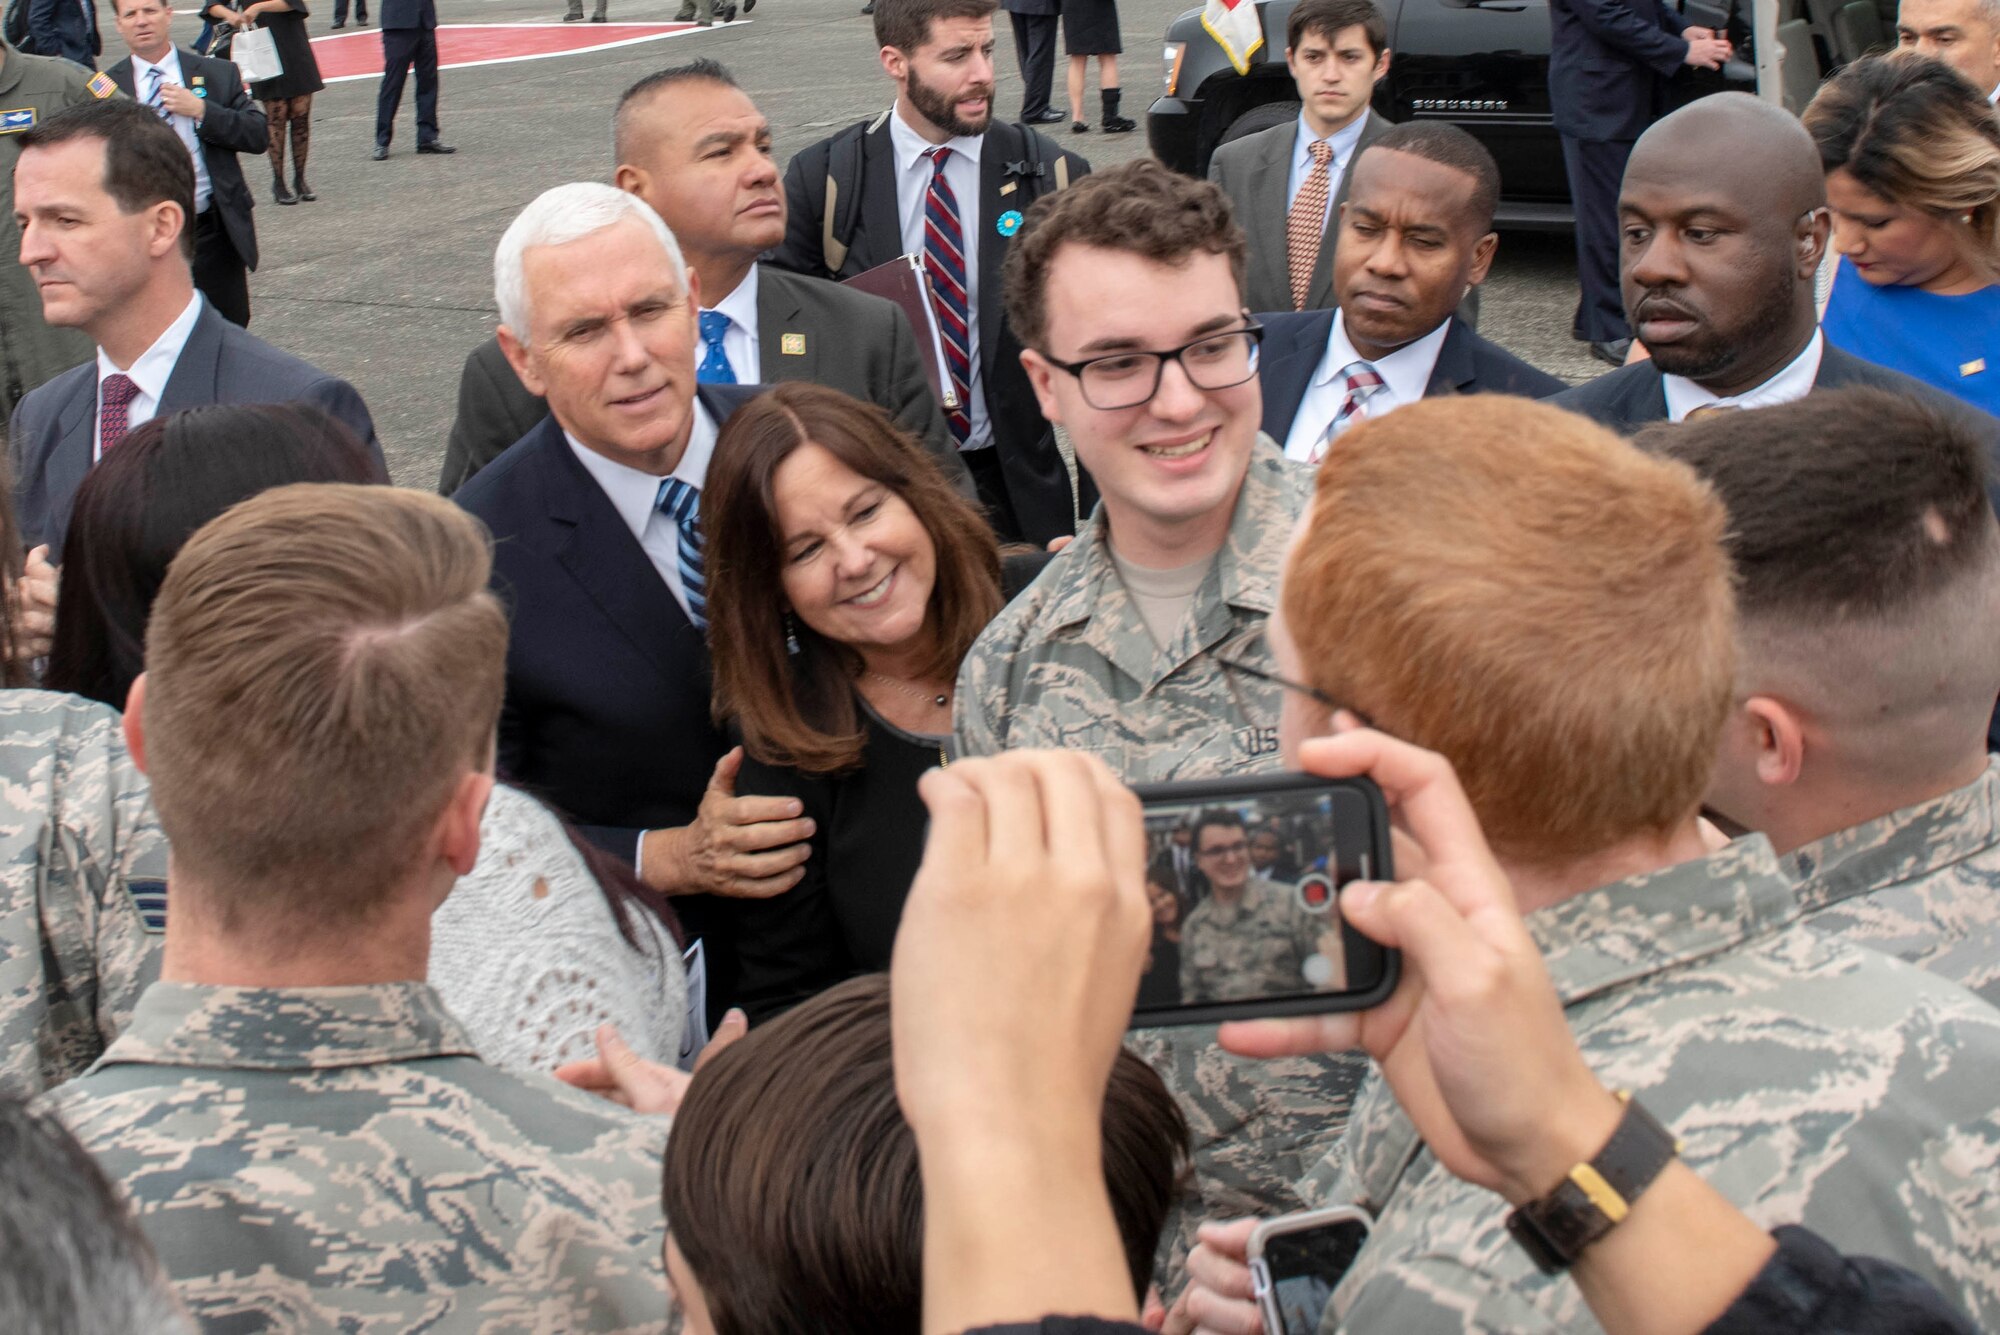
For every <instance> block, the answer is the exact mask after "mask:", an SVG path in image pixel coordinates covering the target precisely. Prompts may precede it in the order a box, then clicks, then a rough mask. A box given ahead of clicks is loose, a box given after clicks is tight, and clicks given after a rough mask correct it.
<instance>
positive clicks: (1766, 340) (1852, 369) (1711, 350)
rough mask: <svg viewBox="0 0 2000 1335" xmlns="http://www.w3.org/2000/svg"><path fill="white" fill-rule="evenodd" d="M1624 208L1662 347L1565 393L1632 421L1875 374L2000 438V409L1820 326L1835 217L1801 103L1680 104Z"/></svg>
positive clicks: (1628, 249) (1633, 287) (1724, 99)
mask: <svg viewBox="0 0 2000 1335" xmlns="http://www.w3.org/2000/svg"><path fill="white" fill-rule="evenodd" d="M1718 144H1727V145H1728V151H1727V152H1726V153H1720V152H1717V151H1716V146H1717V145H1718ZM1618 217H1619V222H1620V225H1621V226H1622V227H1623V228H1624V229H1625V230H1626V232H1627V234H1628V238H1629V239H1628V243H1627V244H1626V245H1625V247H1624V252H1623V265H1622V271H1621V274H1620V278H1621V281H1622V285H1623V289H1624V300H1625V309H1626V311H1627V313H1628V314H1629V316H1630V318H1631V321H1632V325H1633V327H1634V329H1635V330H1636V331H1637V333H1638V336H1639V339H1640V341H1641V342H1643V343H1644V344H1645V346H1646V349H1647V351H1648V352H1649V353H1651V359H1650V360H1648V361H1643V362H1637V363H1634V364H1633V365H1631V366H1627V367H1624V368H1622V369H1620V370H1616V371H1611V372H1608V373H1607V374H1605V375H1602V376H1599V377H1598V378H1597V379H1595V380H1593V381H1591V382H1589V383H1588V384H1585V385H1579V386H1577V387H1576V388H1575V389H1571V390H1568V391H1565V392H1564V393H1562V394H1560V395H1558V396H1556V398H1555V399H1554V400H1552V402H1554V403H1555V404H1556V405H1557V406H1558V407H1562V408H1568V409H1570V410H1571V411H1573V412H1578V413H1582V414H1583V415H1584V416H1586V417H1589V418H1592V419H1593V420H1595V421H1598V422H1602V423H1604V424H1605V425H1607V426H1610V427H1613V428H1616V429H1618V430H1620V431H1625V432H1631V431H1636V430H1637V429H1638V428H1639V427H1641V426H1644V425H1646V424H1647V423H1649V422H1658V421H1672V422H1679V421H1683V420H1685V419H1686V418H1687V417H1688V416H1689V415H1690V414H1691V413H1695V412H1699V411H1702V410H1704V409H1713V408H1718V407H1721V408H1757V407H1765V406H1768V405H1771V404H1776V403H1788V402H1790V401H1792V400H1794V399H1799V398H1803V397H1805V395H1806V394H1808V393H1810V392H1811V391H1812V390H1815V389H1822V388H1828V387H1832V386H1837V385H1876V386H1880V387H1882V388H1885V389H1895V390H1898V391H1901V392H1903V393H1907V394H1912V395H1914V396H1916V397H1918V398H1921V399H1924V400H1926V401H1927V402H1938V403H1941V404H1950V405H1952V406H1953V409H1954V411H1959V412H1965V413H1974V414H1976V416H1977V417H1978V418H1979V419H1980V420H1981V422H1982V423H1983V424H1984V425H1985V428H1986V429H1987V430H1988V434H1989V438H1992V439H1996V441H2000V422H1995V421H1994V420H1993V419H1992V418H1990V417H1987V416H1986V415H1985V414H1984V413H1977V410H1975V409H1972V408H1969V407H1967V406H1965V405H1964V404H1962V403H1961V402H1960V401H1959V400H1957V399H1953V398H1950V397H1949V396H1947V395H1944V394H1941V393H1939V392H1938V391H1936V390H1934V389H1931V388H1929V387H1928V386H1926V385H1923V384H1922V383H1921V382H1919V381H1917V380H1913V379H1911V378H1910V377H1909V376H1905V375H1902V374H1900V373H1898V372H1895V371H1891V370H1888V369H1886V368H1884V367H1880V366H1876V365H1874V364H1873V363H1870V362H1864V361H1862V360H1861V359H1860V358H1858V357H1854V356H1851V355H1850V354H1848V353H1845V352H1842V351H1841V350H1840V349H1839V348H1836V347H1834V346H1833V345H1832V344H1830V343H1828V342H1827V341H1826V340H1825V338H1824V337H1823V336H1822V335H1821V333H1820V331H1819V322H1818V316H1817V313H1816V311H1815V308H1814V304H1813V279H1814V276H1815V274H1816V273H1817V272H1818V270H1819V265H1820V259H1821V256H1822V255H1823V254H1824V253H1825V251H1826V244H1827V235H1828V232H1829V230H1830V228H1831V223H1830V221H1829V216H1828V214H1827V208H1826V184H1825V180H1824V178H1823V177H1822V175H1821V173H1820V165H1819V154H1818V152H1817V150H1816V149H1815V148H1814V147H1813V141H1812V138H1811V136H1809V135H1808V134H1807V133H1806V131H1805V127H1804V126H1802V125H1800V124H1799V122H1798V120H1797V119H1796V118H1795V117H1793V116H1792V115H1790V114H1789V113H1787V112H1785V111H1783V110H1781V109H1780V108H1778V107H1774V106H1772V105H1770V104H1769V103H1766V102H1760V101H1759V100H1757V99H1756V98H1754V97H1752V96H1750V95H1749V94H1747V93H1718V94H1716V95H1715V96H1713V97H1704V98H1702V99H1700V100H1699V101H1696V102H1693V103H1690V104H1689V105H1687V106H1685V107H1683V108H1681V109H1680V110H1679V111H1676V112H1675V113H1673V114H1672V115H1671V116H1668V117H1667V118H1666V119H1664V120H1662V121H1661V122H1660V123H1659V124H1657V125H1655V126H1654V127H1653V128H1652V129H1650V130H1648V131H1647V132H1646V133H1645V135H1644V136H1643V137H1642V138H1641V139H1640V140H1639V142H1638V145H1637V146H1636V147H1635V148H1634V149H1633V151H1632V161H1631V164H1630V165H1629V166H1628V167H1627V168H1626V170H1625V185H1624V190H1623V192H1622V193H1621V195H1620V196H1619V200H1618Z"/></svg>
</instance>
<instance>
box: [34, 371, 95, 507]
mask: <svg viewBox="0 0 2000 1335" xmlns="http://www.w3.org/2000/svg"><path fill="white" fill-rule="evenodd" d="M79 369H84V368H79ZM56 431H57V436H56V442H57V443H56V447H55V449H54V450H53V451H52V452H51V453H50V454H49V461H48V464H47V466H46V476H47V491H48V495H49V496H51V497H57V496H61V497H65V498H68V499H65V500H64V501H63V502H62V509H63V511H64V513H63V515H62V516H61V518H62V519H63V520H64V521H65V522H66V521H67V519H68V510H69V506H70V504H71V503H72V501H73V500H74V498H75V496H76V489H77V488H78V487H80V486H82V485H83V477H84V474H86V473H88V472H89V471H90V468H91V465H92V464H94V463H95V462H96V461H97V460H96V455H97V361H96V357H95V356H94V355H93V356H92V358H91V361H90V364H89V366H88V368H87V374H85V375H83V376H81V377H79V380H78V384H77V387H76V392H75V393H74V394H72V395H71V396H70V399H69V402H67V403H65V404H64V405H63V407H62V411H61V413H59V414H58V415H57V417H56Z"/></svg>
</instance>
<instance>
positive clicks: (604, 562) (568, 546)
mask: <svg viewBox="0 0 2000 1335" xmlns="http://www.w3.org/2000/svg"><path fill="white" fill-rule="evenodd" d="M535 430H536V432H537V433H538V444H537V450H538V453H539V459H538V463H539V464H540V466H541V472H542V479H543V490H544V494H545V495H546V497H547V500H548V515H549V522H550V523H551V524H552V525H554V526H556V527H557V528H558V529H559V530H561V531H562V535H561V536H560V538H559V539H558V542H557V546H556V560H557V561H558V562H560V563H561V565H562V567H563V569H565V570H567V571H568V572H569V574H570V577H571V578H572V579H574V580H575V581H576V582H577V584H578V585H579V586H581V587H582V589H583V591H584V593H585V594H586V595H587V596H588V597H589V598H590V600H591V602H593V603H595V604H596V605H597V608H598V610H599V611H600V612H602V613H603V614H604V615H605V617H606V618H607V619H608V620H610V622H611V623H612V624H613V625H615V626H616V627H618V629H619V631H620V632H621V633H622V634H623V635H624V636H625V638H626V639H628V640H630V641H631V642H632V645H633V647H634V648H636V649H637V650H638V651H639V652H640V653H642V654H644V655H645V656H646V658H647V659H648V660H649V661H651V662H652V664H653V666H655V667H656V668H658V669H659V670H660V675H661V676H663V677H665V678H666V679H667V680H668V681H672V682H678V673H677V671H676V669H677V668H679V667H682V666H684V665H685V662H686V660H685V659H684V658H682V657H681V656H679V655H678V654H676V652H675V650H676V641H687V643H685V644H682V645H681V646H680V648H681V649H682V650H683V651H685V650H686V649H689V648H695V649H700V639H701V637H700V632H698V631H696V630H695V628H694V626H693V624H692V623H691V622H689V621H688V619H687V613H685V612H683V611H682V610H681V605H680V603H679V602H678V601H676V600H675V598H674V595H673V592H672V591H671V590H670V589H668V588H667V584H666V581H665V580H663V579H661V578H660V572H659V571H658V570H656V569H654V567H653V562H652V559H651V558H650V557H648V556H647V555H646V551H645V549H644V548H643V547H641V546H640V545H639V540H638V539H637V538H635V537H633V536H632V530H630V529H628V528H626V527H625V521H624V519H623V518H621V517H620V515H619V513H618V508H617V507H616V506H614V505H613V504H612V503H611V498H610V497H608V496H606V495H605V494H604V490H603V488H601V487H599V486H598V485H597V479H595V478H593V477H592V476H591V475H590V473H589V471H588V470H586V469H585V468H584V466H583V464H582V463H581V462H580V461H579V460H578V459H577V457H576V455H575V454H574V453H573V452H572V451H571V450H570V447H569V442H568V441H567V440H564V439H563V434H562V428H561V427H559V426H557V425H556V423H555V419H554V418H547V419H545V420H544V421H543V423H542V424H541V425H540V426H538V427H536V428H535ZM700 651H701V652H702V653H706V650H705V649H701V650H700Z"/></svg>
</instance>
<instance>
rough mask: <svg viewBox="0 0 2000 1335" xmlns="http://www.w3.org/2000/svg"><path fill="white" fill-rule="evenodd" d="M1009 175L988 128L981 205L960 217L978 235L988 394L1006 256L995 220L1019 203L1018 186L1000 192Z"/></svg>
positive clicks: (1050, 164)
mask: <svg viewBox="0 0 2000 1335" xmlns="http://www.w3.org/2000/svg"><path fill="white" fill-rule="evenodd" d="M1043 165H1044V166H1045V167H1046V168H1047V170H1049V171H1054V170H1055V163H1054V162H1053V161H1050V162H1047V163H1045V164H1043ZM1008 179H1009V178H1008V176H1007V163H1006V160H1005V155H1004V154H1003V153H1002V152H1000V142H999V139H998V137H997V136H995V135H994V134H993V133H992V132H990V131H989V132H988V133H987V135H986V144H985V147H983V148H982V149H980V151H979V208H978V210H977V211H976V213H975V215H974V216H973V217H970V218H964V219H962V220H961V221H962V222H963V224H964V226H965V227H966V229H967V230H968V231H974V234H975V235H977V236H978V238H979V343H980V347H979V360H980V361H981V362H983V363H984V364H985V371H986V384H987V387H988V388H987V392H988V393H989V394H990V393H992V384H993V358H994V355H995V354H996V353H997V352H998V350H999V347H1000V324H1001V321H1002V319H1003V312H1002V310H1001V302H1000V265H1001V262H1002V261H1003V260H1005V259H1006V258H1007V238H1005V237H1003V236H1001V235H1000V233H999V232H997V231H995V230H994V228H993V223H994V221H995V220H996V219H998V218H999V217H1000V215H1001V214H1003V213H1005V212H1006V211H1007V210H1008V209H1018V208H1019V207H1020V204H1019V203H1018V199H1019V196H1020V194H1021V190H1020V187H1019V186H1016V187H1015V188H1014V190H1013V191H1012V192H1010V193H1008V194H1005V195H1003V194H1001V193H1000V191H1001V190H1002V188H1004V187H1005V185H1006V184H1007V183H1008ZM975 229H976V231H975Z"/></svg>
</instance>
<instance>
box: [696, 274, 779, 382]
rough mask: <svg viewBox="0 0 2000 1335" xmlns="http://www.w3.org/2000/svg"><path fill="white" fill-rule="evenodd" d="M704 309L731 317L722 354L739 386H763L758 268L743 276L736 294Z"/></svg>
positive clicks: (723, 337)
mask: <svg viewBox="0 0 2000 1335" xmlns="http://www.w3.org/2000/svg"><path fill="white" fill-rule="evenodd" d="M702 309H703V310H705V311H721V312H722V313H723V314H724V315H726V316H728V317H729V328H728V329H726V330H724V331H723V334H722V355H723V356H725V357H727V358H728V359H729V369H730V370H732V371H734V372H736V383H737V384H739V385H755V384H760V383H762V380H763V372H764V352H763V347H762V345H761V344H759V343H758V341H757V266H756V265H754V264H753V265H751V266H750V272H749V273H747V274H745V275H743V281H742V282H740V283H738V284H737V285H736V290H735V291H733V292H731V293H730V294H729V295H728V296H726V297H724V298H723V299H722V300H721V301H718V302H716V303H715V304H714V305H713V306H704V307H702ZM696 360H697V361H698V360H699V358H697V359H696Z"/></svg>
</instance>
